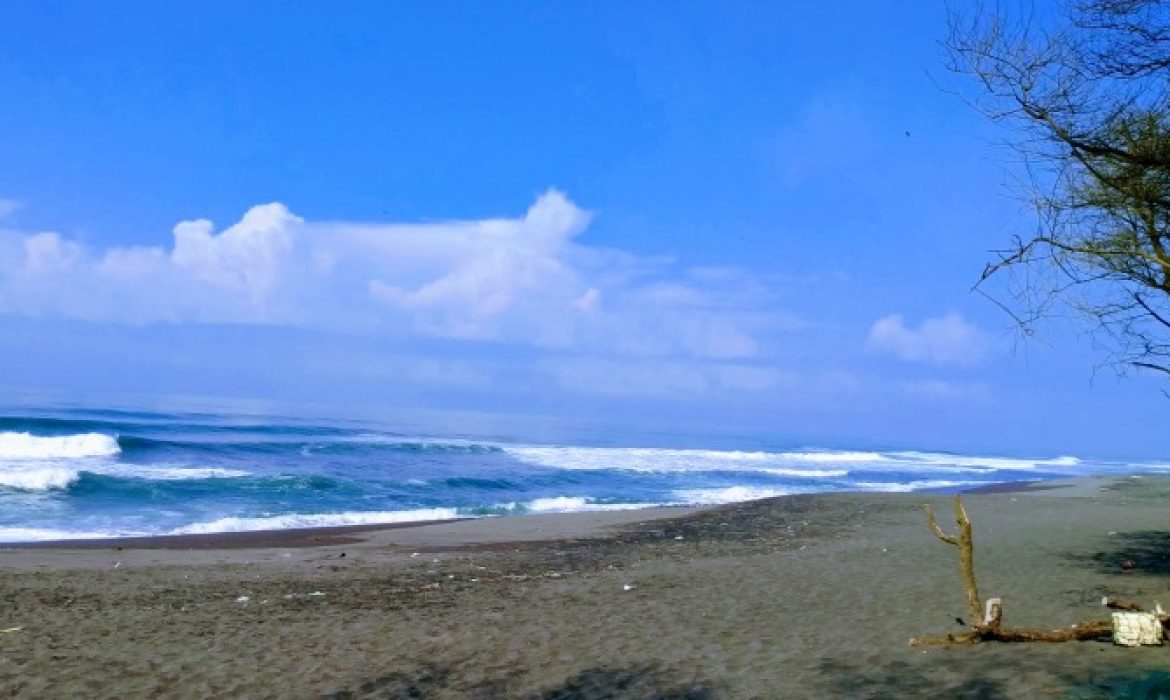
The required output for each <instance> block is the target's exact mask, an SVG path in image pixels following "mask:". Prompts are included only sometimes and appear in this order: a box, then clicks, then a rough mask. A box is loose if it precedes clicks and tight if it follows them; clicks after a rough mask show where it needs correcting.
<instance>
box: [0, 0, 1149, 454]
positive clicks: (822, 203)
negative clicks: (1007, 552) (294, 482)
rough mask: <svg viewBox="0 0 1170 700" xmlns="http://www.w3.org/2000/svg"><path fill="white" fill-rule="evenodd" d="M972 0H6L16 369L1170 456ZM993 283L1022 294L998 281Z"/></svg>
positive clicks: (4, 258)
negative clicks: (1058, 227)
mask: <svg viewBox="0 0 1170 700" xmlns="http://www.w3.org/2000/svg"><path fill="white" fill-rule="evenodd" d="M945 30H946V16H945V9H944V5H943V3H905V2H895V1H893V0H889V1H882V2H867V3H860V2H859V3H852V4H849V5H848V6H847V7H842V6H841V5H839V4H830V3H775V2H747V1H743V2H734V3H726V2H699V3H696V2H645V3H621V2H598V3H544V2H496V3H479V2H435V3H376V2H352V3H344V4H340V5H339V4H333V3H311V2H304V3H299V2H298V3H267V2H249V3H230V2H210V1H209V2H200V3H187V4H182V5H181V4H177V3H154V4H146V3H129V2H127V3H122V2H94V3H67V2H63V3H56V2H40V3H24V4H17V3H8V4H4V5H2V6H0V366H2V367H4V368H5V369H4V371H3V374H0V389H4V390H6V391H7V392H9V393H11V394H13V395H15V394H16V393H19V392H27V391H39V390H46V391H50V390H51V391H55V392H58V393H60V392H64V393H66V394H73V395H76V396H79V397H81V396H87V397H92V396H111V397H112V396H116V395H118V394H119V393H126V394H131V393H132V394H134V395H138V396H142V395H146V396H152V395H157V396H164V395H198V396H207V397H223V398H237V399H251V400H260V401H272V402H285V403H292V404H296V403H297V402H304V403H306V404H307V403H309V402H313V403H314V404H330V405H336V406H353V407H357V406H361V407H364V409H366V410H374V411H376V410H377V409H378V407H386V408H387V409H391V408H393V409H396V410H400V409H410V408H418V409H450V410H460V411H481V412H488V413H500V414H509V415H518V416H525V415H531V416H557V417H562V418H565V419H569V420H578V421H582V422H588V421H606V422H609V423H612V424H617V425H625V426H640V427H645V428H647V429H656V428H670V429H674V430H678V431H707V432H710V433H713V434H714V433H726V434H752V435H768V436H771V437H773V438H775V439H776V440H782V441H788V442H792V443H796V444H819V445H824V446H854V445H874V446H890V447H920V448H924V449H925V448H930V449H955V450H983V451H993V452H1038V453H1053V454H1081V455H1084V456H1097V457H1119V458H1128V457H1147V458H1159V457H1166V456H1167V452H1168V451H1170V450H1168V449H1167V445H1166V443H1165V440H1164V438H1163V437H1162V432H1161V431H1159V430H1157V429H1154V428H1153V426H1156V425H1161V422H1162V421H1164V420H1165V419H1166V418H1167V417H1168V416H1170V399H1167V398H1166V396H1165V395H1163V393H1162V391H1163V390H1164V389H1165V388H1166V387H1165V386H1164V383H1160V382H1159V381H1158V380H1157V379H1156V378H1153V377H1148V376H1141V375H1137V376H1128V377H1119V376H1118V375H1117V374H1116V373H1115V372H1114V370H1112V369H1109V368H1102V367H1101V364H1102V362H1103V361H1104V360H1105V359H1106V358H1107V356H1106V354H1105V353H1104V352H1103V350H1102V348H1100V347H1098V346H1096V345H1095V344H1094V342H1093V339H1092V338H1091V337H1090V336H1088V335H1086V334H1085V332H1084V331H1085V329H1086V326H1085V325H1083V324H1082V323H1079V322H1078V321H1077V320H1076V319H1067V320H1057V321H1055V322H1053V323H1050V324H1048V325H1046V326H1044V327H1043V328H1042V329H1041V333H1040V334H1039V335H1038V336H1036V337H1032V338H1027V339H1025V338H1022V337H1020V335H1019V333H1018V332H1016V331H1015V330H1014V328H1013V326H1012V323H1011V318H1010V317H1009V316H1008V315H1006V314H1005V313H1004V312H1003V311H1002V310H1000V309H999V308H998V307H997V306H996V305H995V304H994V303H992V302H990V301H989V300H988V299H987V298H986V297H985V296H984V295H982V294H979V293H976V292H972V286H973V284H974V283H975V282H976V281H977V279H978V277H979V273H980V272H981V271H982V269H983V265H984V264H985V263H986V262H987V261H988V260H989V259H990V253H989V251H992V250H994V249H996V248H997V247H1000V246H1002V245H1003V244H1004V243H1005V242H1007V241H1008V240H1009V239H1010V237H1011V236H1012V235H1013V233H1017V232H1027V231H1028V230H1030V229H1031V227H1033V226H1034V225H1035V223H1034V219H1033V217H1032V215H1031V214H1030V213H1029V211H1028V208H1027V207H1026V206H1025V204H1024V203H1022V202H1021V200H1020V199H1019V197H1018V187H1016V186H1014V185H1013V182H1015V181H1016V180H1015V178H1017V177H1018V167H1017V165H1016V163H1015V161H1014V160H1013V158H1012V154H1011V152H1010V151H1009V150H1008V149H1006V148H1005V147H1004V146H1003V144H1004V142H1005V140H1006V139H1007V138H1009V137H1010V133H1009V132H1006V131H1004V129H1003V127H1002V126H998V125H994V124H990V123H988V122H987V121H986V120H985V119H984V118H983V117H981V116H980V115H979V114H977V113H975V112H974V111H973V110H972V109H971V108H970V107H969V106H968V105H967V104H965V103H964V101H963V100H962V99H961V98H960V97H959V96H957V95H956V92H957V91H958V92H962V91H963V90H965V89H968V88H969V87H970V86H966V85H964V84H962V82H961V81H960V80H959V79H958V78H956V77H955V76H952V75H949V74H948V73H947V72H946V71H945V70H944V69H943V67H942V56H941V52H940V48H939V43H938V42H939V40H940V39H941V37H942V36H943V35H944V33H945ZM990 291H991V292H993V293H994V292H996V291H1002V290H997V289H995V288H994V287H993V288H992V289H991V290H990Z"/></svg>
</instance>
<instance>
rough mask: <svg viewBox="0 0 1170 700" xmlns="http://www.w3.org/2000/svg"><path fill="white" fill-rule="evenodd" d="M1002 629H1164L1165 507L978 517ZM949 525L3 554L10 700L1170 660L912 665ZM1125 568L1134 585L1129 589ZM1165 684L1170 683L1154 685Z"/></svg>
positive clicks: (836, 511) (821, 679) (947, 595)
mask: <svg viewBox="0 0 1170 700" xmlns="http://www.w3.org/2000/svg"><path fill="white" fill-rule="evenodd" d="M965 500H966V502H967V504H968V510H969V512H970V515H971V518H972V520H973V522H974V527H975V538H976V566H977V572H978V574H979V583H980V588H981V592H982V593H983V595H984V596H985V597H991V596H1001V597H1003V599H1004V605H1005V621H1006V622H1007V623H1008V624H1011V625H1021V626H1023V625H1027V626H1051V627H1056V626H1060V625H1064V624H1068V623H1071V622H1075V621H1078V620H1085V619H1094V618H1101V617H1107V614H1106V613H1107V611H1105V610H1104V609H1103V608H1102V607H1101V606H1100V599H1101V597H1102V596H1103V595H1117V596H1122V597H1125V598H1129V599H1133V600H1137V601H1141V602H1145V603H1148V604H1152V602H1153V601H1154V600H1161V601H1163V602H1164V603H1167V604H1170V520H1168V519H1167V515H1166V513H1167V503H1168V502H1170V479H1165V478H1154V477H1146V478H1140V479H1137V478H1123V479H1087V480H1081V481H1076V482H1068V483H1061V484H1059V487H1058V488H1044V489H1023V490H1017V491H1013V490H1007V489H1000V490H997V492H993V493H972V494H969V495H967V496H966V497H965ZM923 503H933V504H935V506H936V507H938V508H939V509H940V513H941V514H942V515H943V516H944V517H943V518H942V520H943V521H944V522H947V524H949V522H948V521H949V517H946V516H948V515H949V510H945V509H947V508H948V506H949V497H947V496H939V495H931V494H921V493H918V494H838V495H817V496H793V497H781V498H775V499H769V500H763V501H755V502H750V503H744V504H738V505H733V506H725V507H719V508H711V509H672V508H661V509H656V510H640V511H619V512H605V513H587V514H573V515H545V516H518V517H510V518H491V519H482V520H465V521H457V522H443V523H422V524H411V525H409V526H392V527H376V526H361V527H353V528H334V529H327V530H299V531H285V532H266V533H249V534H239V535H214V536H211V535H208V536H188V537H180V538H156V539H142V540H121V541H116V542H115V541H101V542H78V543H62V544H56V545H52V546H43V545H42V546H20V547H12V546H9V547H5V548H3V549H2V550H0V586H2V589H3V596H2V598H0V606H2V607H0V628H3V633H0V693H3V694H4V695H6V696H14V697H95V698H96V697H305V698H309V697H333V698H367V697H368V698H546V699H552V698H558V699H564V698H639V699H642V698H805V697H807V698H826V697H850V698H854V697H856V698H883V697H888V698H902V697H953V698H964V697H970V698H999V697H1003V698H1037V697H1061V698H1063V697H1069V698H1098V697H1100V698H1106V697H1155V695H1152V694H1151V692H1152V691H1153V690H1154V689H1155V688H1157V689H1161V690H1162V691H1163V692H1170V671H1167V670H1165V669H1170V651H1167V649H1166V648H1141V649H1126V648H1119V647H1114V646H1113V645H1111V644H1108V643H1100V642H1082V643H1066V644H1053V645H1042V644H1029V645H1003V644H998V645H997V644H982V645H976V646H966V647H947V648H931V649H927V650H922V649H912V648H910V647H909V645H908V643H907V642H908V640H909V638H910V637H912V636H917V635H923V634H939V633H945V632H948V631H958V630H961V629H962V628H961V627H960V626H959V624H958V623H957V622H956V620H955V618H956V617H958V616H962V615H964V614H965V605H964V600H963V594H962V588H961V585H960V581H959V577H958V573H957V568H956V564H955V552H954V550H953V549H952V548H950V547H947V546H946V545H944V544H942V543H940V542H938V541H937V540H935V539H934V538H933V537H932V536H931V534H930V533H929V532H928V531H927V529H926V527H925V526H924V523H923V517H922V512H921V505H922V504H923ZM1123 562H1128V563H1127V564H1126V566H1124V567H1123V566H1122V563H1123ZM1158 669H1164V670H1162V671H1158Z"/></svg>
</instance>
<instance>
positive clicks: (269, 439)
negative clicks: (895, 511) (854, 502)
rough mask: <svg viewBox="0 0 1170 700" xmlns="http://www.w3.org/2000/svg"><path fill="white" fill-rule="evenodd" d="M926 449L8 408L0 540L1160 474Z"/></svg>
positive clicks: (412, 420) (433, 415)
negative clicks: (1104, 475)
mask: <svg viewBox="0 0 1170 700" xmlns="http://www.w3.org/2000/svg"><path fill="white" fill-rule="evenodd" d="M526 426H527V427H526ZM923 447H924V446H915V445H905V446H901V447H900V448H899V449H857V448H853V447H851V446H849V445H806V444H799V443H798V442H792V441H784V440H777V439H770V438H769V437H768V436H766V435H757V436H743V435H741V436H727V435H717V434H711V435H701V434H695V433H693V432H688V433H681V432H680V433H677V434H673V435H672V434H667V433H661V432H658V433H652V432H648V431H641V432H638V431H634V430H625V431H623V430H620V429H612V428H610V429H605V430H598V429H584V428H582V427H580V426H578V427H577V428H576V429H574V428H573V427H572V426H570V427H565V426H560V427H559V428H556V429H550V427H549V425H548V424H541V423H540V422H538V421H525V420H520V419H515V418H508V417H505V416H495V417H493V416H485V415H480V416H478V417H474V416H470V414H457V413H439V412H400V413H384V414H383V415H382V416H381V418H379V419H377V420H372V419H368V418H363V419H346V418H337V417H330V418H316V417H313V418H311V417H306V416H290V415H277V414H266V413H257V412H253V411H227V410H223V409H219V410H214V411H210V410H205V409H204V408H203V407H198V408H195V407H194V406H193V407H192V410H178V409H175V408H174V407H170V408H168V409H167V410H158V409H154V410H134V409H128V408H124V407H119V408H103V407H99V406H76V405H72V406H56V407H51V408H48V407H43V406H42V407H38V408H30V407H28V406H9V407H5V408H4V409H3V410H2V411H0V541H6V542H20V541H36V540H54V539H68V538H93V537H117V536H140V535H164V534H187V533H213V532H232V531H244V530H261V529H285V528H297V527H314V526H330V525H354V524H367V523H393V522H406V521H417V520H433V519H442V518H455V517H485V516H511V515H517V514H524V513H548V512H570V511H584V510H605V509H628V508H645V507H649V506H655V505H663V504H687V505H692V504H718V503H728V502H735V501H743V500H749V499H755V498H763V497H769V496H776V495H782V494H797V493H814V492H830V491H886V492H899V491H913V490H955V489H960V488H964V487H970V486H978V485H981V484H991V483H997V482H1006V481H1021V480H1036V479H1051V478H1058V477H1066V476H1074V475H1085V474H1105V473H1140V472H1152V471H1167V470H1170V465H1166V464H1159V463H1152V462H1124V461H1107V460H1099V459H1098V460H1088V459H1081V458H1078V457H1077V456H1073V455H996V454H995V453H994V451H988V453H986V454H952V453H945V452H932V451H927V450H925V449H923Z"/></svg>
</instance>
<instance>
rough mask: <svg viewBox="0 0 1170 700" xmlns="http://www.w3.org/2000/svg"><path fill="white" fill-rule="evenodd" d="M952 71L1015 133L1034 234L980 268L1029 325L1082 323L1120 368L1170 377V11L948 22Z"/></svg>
mask: <svg viewBox="0 0 1170 700" xmlns="http://www.w3.org/2000/svg"><path fill="white" fill-rule="evenodd" d="M945 48H946V52H947V57H948V60H949V66H948V67H949V68H950V69H951V70H953V71H955V72H957V73H960V74H962V75H965V76H968V77H970V78H973V79H974V85H976V86H977V88H976V91H975V92H974V94H973V95H971V96H970V101H971V102H972V104H974V105H975V106H976V107H977V108H978V109H980V110H981V111H982V112H983V113H984V114H986V115H988V116H989V117H990V118H992V119H994V120H996V121H1000V122H1005V123H1007V124H1008V125H1010V126H1011V127H1012V129H1011V132H1010V133H1012V134H1013V137H1012V141H1011V144H1012V146H1013V147H1014V148H1015V149H1016V152H1017V153H1019V154H1020V155H1021V156H1022V161H1023V163H1024V165H1025V166H1026V171H1027V173H1028V185H1029V190H1030V192H1029V197H1030V199H1031V200H1032V201H1033V203H1034V204H1035V206H1036V211H1037V213H1038V219H1037V227H1036V229H1035V230H1034V231H1033V232H1032V233H1030V234H1027V235H1018V236H1017V237H1015V239H1014V240H1013V241H1012V243H1011V245H1010V246H1009V247H1008V248H1006V249H1005V250H1001V251H998V252H997V257H996V258H995V259H994V260H993V262H991V263H990V264H988V266H987V268H986V269H985V270H984V273H983V277H982V280H981V284H983V282H985V281H986V280H988V279H989V278H992V277H996V278H999V277H1005V276H1006V277H1009V278H1010V279H1011V285H1010V286H1009V289H1010V290H1011V295H1012V296H1011V298H1010V299H1008V300H1007V301H1006V302H1003V305H1004V307H1005V308H1007V309H1008V310H1009V311H1010V312H1012V313H1013V315H1014V316H1015V318H1016V319H1017V320H1018V321H1019V322H1020V323H1021V324H1022V325H1023V327H1025V328H1028V329H1030V328H1032V326H1033V325H1034V323H1035V322H1036V321H1038V320H1040V319H1042V318H1044V317H1046V316H1048V315H1050V314H1052V313H1055V312H1057V311H1059V310H1061V309H1073V310H1076V311H1078V312H1081V313H1084V314H1086V315H1087V316H1088V317H1089V318H1090V319H1091V320H1092V322H1093V327H1094V329H1095V330H1098V331H1101V332H1103V333H1104V336H1105V337H1106V338H1107V339H1109V341H1110V347H1111V350H1112V351H1114V353H1115V359H1117V360H1119V361H1120V362H1122V363H1124V364H1126V365H1130V366H1137V367H1144V368H1148V369H1155V370H1159V371H1161V372H1165V373H1167V374H1170V2H1166V1H1165V0H1081V1H1076V0H1070V2H1068V3H1067V4H1065V5H1063V6H1061V8H1060V11H1059V12H1058V13H1056V14H1055V15H1053V16H1051V17H1044V16H1037V15H1035V14H1031V15H1010V14H1009V13H1007V12H1005V11H1003V10H1000V9H997V10H994V11H988V10H986V9H983V10H977V11H975V12H974V13H970V14H962V15H961V14H952V16H951V21H950V31H949V33H948V37H947V39H946V41H945Z"/></svg>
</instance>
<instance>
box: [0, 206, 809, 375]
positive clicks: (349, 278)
mask: <svg viewBox="0 0 1170 700" xmlns="http://www.w3.org/2000/svg"><path fill="white" fill-rule="evenodd" d="M591 218H592V217H591V214H590V213H589V212H587V211H585V210H583V209H581V208H579V207H578V206H577V205H576V204H574V203H573V202H572V201H570V200H569V198H568V197H566V196H565V195H564V194H563V193H561V192H558V191H555V190H552V191H549V192H547V193H545V194H543V195H541V196H540V197H538V198H537V199H536V201H535V202H534V203H533V204H532V206H531V207H530V208H529V209H528V211H527V212H525V213H524V214H523V215H522V216H519V217H511V218H508V217H502V218H488V219H477V220H469V221H440V222H429V223H357V222H346V221H307V220H304V219H302V218H300V217H298V216H296V215H295V214H293V213H292V212H291V211H290V210H289V209H288V208H287V207H285V206H284V205H283V204H280V203H271V204H264V205H259V206H256V207H253V208H251V209H250V210H248V211H247V212H246V213H245V214H244V216H243V217H242V218H241V219H240V221H239V222H237V223H235V224H233V225H231V226H228V227H227V228H225V229H223V230H222V231H218V232H217V230H216V227H215V225H214V224H213V223H212V222H210V221H208V220H206V219H196V220H190V221H182V222H180V223H179V224H177V225H176V226H175V227H174V229H173V231H172V235H171V240H170V242H169V244H154V245H139V246H132V247H107V248H99V247H93V246H87V245H83V244H82V243H80V242H78V241H75V240H71V239H69V238H67V237H65V236H62V235H60V234H58V233H55V232H38V233H34V232H22V231H6V232H5V231H0V313H10V314H23V315H34V316H59V317H68V318H79V319H85V320H93V321H104V322H122V323H152V322H158V321H166V322H176V323H183V322H207V323H246V324H277V325H288V326H297V327H310V328H325V329H334V330H339V329H340V330H364V331H377V332H381V333H386V334H391V335H393V334H398V335H402V336H406V335H423V336H433V337H445V338H454V339H475V340H483V341H503V342H513V343H522V344H529V345H534V346H538V347H543V348H557V349H566V350H574V351H583V352H588V353H593V354H609V353H617V354H624V355H637V356H654V357H664V356H665V357H679V358H687V357H690V358H713V359H723V360H730V359H743V358H752V357H757V356H759V355H761V354H762V353H763V352H764V343H763V341H762V340H761V339H762V338H764V337H765V336H766V335H767V334H768V332H770V331H773V330H776V329H785V328H791V327H793V325H794V324H795V323H796V322H795V321H794V320H793V319H791V318H787V317H784V316H782V315H780V314H777V313H775V312H773V311H771V310H770V309H769V308H768V307H769V301H770V300H769V297H768V295H769V290H768V288H767V285H765V284H763V283H761V282H760V281H759V280H757V279H755V278H753V277H752V276H750V275H748V274H746V273H744V272H742V271H736V270H731V269H715V268H695V269H687V268H684V267H682V266H680V265H678V264H677V263H675V262H673V261H671V260H667V259H660V258H650V257H645V256H637V255H632V254H630V253H627V252H624V251H619V250H612V249H605V248H599V247H596V246H590V245H587V244H584V243H582V242H580V240H579V239H580V238H581V236H582V234H583V233H584V232H585V231H586V229H587V227H588V225H589V223H590V220H591Z"/></svg>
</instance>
